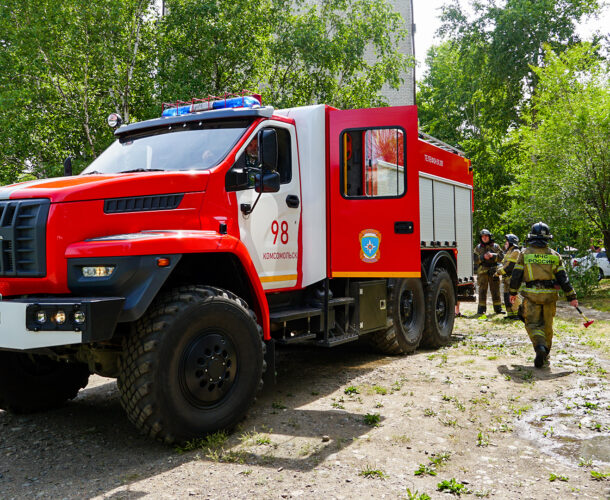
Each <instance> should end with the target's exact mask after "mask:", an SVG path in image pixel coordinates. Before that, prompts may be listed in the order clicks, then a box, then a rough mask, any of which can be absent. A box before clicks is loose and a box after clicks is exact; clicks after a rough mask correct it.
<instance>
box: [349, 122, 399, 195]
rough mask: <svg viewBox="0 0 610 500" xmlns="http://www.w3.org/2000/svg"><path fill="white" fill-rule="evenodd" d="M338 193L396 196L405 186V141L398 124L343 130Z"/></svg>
mask: <svg viewBox="0 0 610 500" xmlns="http://www.w3.org/2000/svg"><path fill="white" fill-rule="evenodd" d="M340 140H341V145H340V151H341V153H340V154H341V158H340V167H341V194H342V195H343V196H344V197H345V198H396V197H399V196H402V195H404V194H405V189H406V169H405V158H406V144H405V133H404V130H403V129H401V128H398V127H384V128H369V129H357V130H347V131H344V132H343V133H342V134H341V136H340Z"/></svg>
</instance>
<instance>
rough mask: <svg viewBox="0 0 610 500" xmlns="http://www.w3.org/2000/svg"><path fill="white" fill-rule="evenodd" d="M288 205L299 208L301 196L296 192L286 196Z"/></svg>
mask: <svg viewBox="0 0 610 500" xmlns="http://www.w3.org/2000/svg"><path fill="white" fill-rule="evenodd" d="M286 205H288V206H289V207H290V208H299V197H298V196H297V195H296V194H289V195H288V196H286Z"/></svg>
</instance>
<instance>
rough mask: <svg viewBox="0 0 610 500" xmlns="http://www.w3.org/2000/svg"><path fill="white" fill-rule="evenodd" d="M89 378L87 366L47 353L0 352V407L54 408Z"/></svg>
mask: <svg viewBox="0 0 610 500" xmlns="http://www.w3.org/2000/svg"><path fill="white" fill-rule="evenodd" d="M88 381H89V368H88V367H87V365H85V364H82V363H64V362H60V361H55V360H53V359H51V358H49V357H48V356H38V355H34V354H25V353H19V352H6V351H2V352H0V408H2V409H4V410H8V411H11V412H13V413H30V412H36V411H42V410H48V409H50V408H56V407H58V406H60V405H62V404H63V403H65V402H66V401H68V400H69V399H74V398H75V397H76V395H77V394H78V391H79V390H80V389H81V388H83V387H86V385H87V382H88Z"/></svg>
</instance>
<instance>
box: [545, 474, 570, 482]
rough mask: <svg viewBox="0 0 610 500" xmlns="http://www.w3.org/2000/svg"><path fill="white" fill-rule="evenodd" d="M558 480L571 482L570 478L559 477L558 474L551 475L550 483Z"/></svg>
mask: <svg viewBox="0 0 610 500" xmlns="http://www.w3.org/2000/svg"><path fill="white" fill-rule="evenodd" d="M556 480H559V481H569V480H570V478H569V477H567V476H562V475H558V474H553V473H552V472H551V474H550V475H549V481H551V482H553V481H556Z"/></svg>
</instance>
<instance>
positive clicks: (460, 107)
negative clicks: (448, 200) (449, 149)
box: [418, 0, 598, 233]
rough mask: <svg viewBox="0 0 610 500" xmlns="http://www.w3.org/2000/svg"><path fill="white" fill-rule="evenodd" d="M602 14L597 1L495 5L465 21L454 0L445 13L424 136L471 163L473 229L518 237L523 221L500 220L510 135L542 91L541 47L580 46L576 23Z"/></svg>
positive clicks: (427, 92) (428, 80)
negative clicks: (531, 100)
mask: <svg viewBox="0 0 610 500" xmlns="http://www.w3.org/2000/svg"><path fill="white" fill-rule="evenodd" d="M596 9H598V2H597V1H594V0H559V1H555V0H506V2H503V3H502V5H501V6H500V4H499V2H496V1H495V0H484V1H479V2H474V3H473V13H474V15H473V16H472V18H468V16H467V15H466V13H465V12H464V10H463V9H462V8H461V7H460V4H459V3H458V2H457V0H453V1H452V2H451V3H449V4H448V5H447V6H446V7H445V8H444V9H443V15H442V20H443V26H442V28H441V30H440V34H441V35H442V36H444V38H445V41H444V42H443V43H442V44H441V45H440V46H438V47H434V48H432V49H431V50H430V52H429V54H428V59H427V63H428V67H429V70H428V73H427V74H426V76H425V78H424V80H423V82H422V84H421V85H420V89H419V93H418V104H419V110H420V113H419V114H420V119H421V122H422V124H423V127H424V129H425V131H426V132H428V133H430V134H432V135H434V136H436V137H438V138H439V139H442V140H444V141H446V142H449V143H452V144H456V145H458V146H459V147H460V148H461V149H463V150H464V151H465V153H466V155H467V156H468V157H469V158H470V159H471V160H472V163H473V167H474V180H475V213H474V224H475V227H478V228H481V227H490V228H491V229H492V230H494V232H508V231H511V232H515V233H518V230H521V229H522V228H523V227H524V223H523V221H514V220H513V219H503V218H502V215H503V213H504V212H505V209H506V207H507V206H509V205H510V195H509V191H508V189H509V186H510V184H511V183H512V182H513V181H514V176H513V173H512V171H511V168H510V165H512V164H514V163H515V158H516V153H517V151H516V148H515V144H514V143H513V142H511V141H509V140H508V134H509V133H510V131H511V130H514V129H515V128H517V127H519V126H520V125H521V123H522V117H521V113H522V110H523V109H524V107H526V106H527V103H528V101H529V98H530V97H531V95H532V93H533V91H534V90H535V89H536V86H537V84H538V76H537V75H536V73H535V72H534V71H533V70H532V69H531V66H532V65H538V64H540V62H541V61H542V55H543V53H544V50H543V45H544V44H545V43H549V44H551V45H552V47H554V48H555V50H557V51H563V50H565V48H566V47H569V46H570V45H573V44H574V43H576V42H577V41H578V37H577V36H576V34H575V23H576V22H577V21H578V20H579V19H580V18H581V17H582V16H583V15H585V14H589V13H591V12H594V11H595V10H596Z"/></svg>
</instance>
